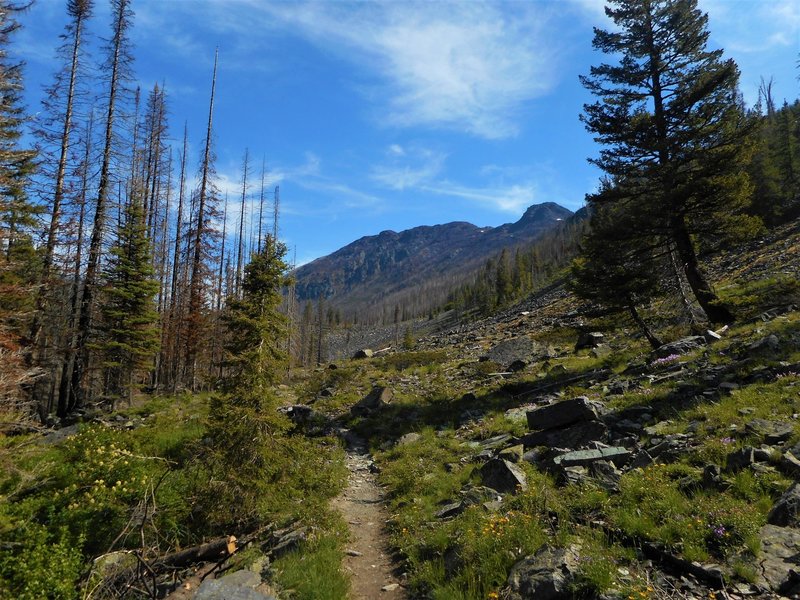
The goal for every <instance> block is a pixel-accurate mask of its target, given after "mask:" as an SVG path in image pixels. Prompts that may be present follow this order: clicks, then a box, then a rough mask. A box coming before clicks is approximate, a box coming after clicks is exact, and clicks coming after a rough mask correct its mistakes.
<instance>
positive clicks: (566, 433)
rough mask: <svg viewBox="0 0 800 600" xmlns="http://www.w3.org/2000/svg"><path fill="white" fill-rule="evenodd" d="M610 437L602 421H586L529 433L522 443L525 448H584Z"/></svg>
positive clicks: (523, 437)
mask: <svg viewBox="0 0 800 600" xmlns="http://www.w3.org/2000/svg"><path fill="white" fill-rule="evenodd" d="M607 436H608V428H607V427H606V426H605V425H604V424H603V423H601V422H600V421H584V422H582V423H574V424H573V425H569V426H567V427H561V428H558V429H547V430H545V431H535V432H533V433H528V434H526V435H524V436H522V438H520V442H521V443H522V444H523V445H524V446H525V448H536V447H537V446H547V447H549V448H553V447H558V448H570V449H576V448H582V447H584V446H586V445H587V444H589V443H590V442H601V441H604V440H605V439H606V437H607Z"/></svg>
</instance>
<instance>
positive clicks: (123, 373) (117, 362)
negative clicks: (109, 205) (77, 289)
mask: <svg viewBox="0 0 800 600" xmlns="http://www.w3.org/2000/svg"><path fill="white" fill-rule="evenodd" d="M146 227H147V224H146V223H145V220H144V212H143V210H142V207H141V205H140V204H139V202H137V201H136V200H135V199H133V200H131V201H130V202H129V203H128V206H127V207H126V209H125V220H124V222H123V223H122V225H121V227H120V229H119V233H118V238H117V241H116V243H115V244H114V245H113V246H112V247H111V251H110V259H109V262H108V265H107V267H106V269H105V271H106V273H105V275H106V285H105V287H104V289H103V295H104V298H105V301H104V303H103V306H102V309H101V312H102V316H103V320H102V326H101V330H102V333H103V335H102V342H101V343H100V344H99V345H98V346H99V350H100V353H101V356H102V365H103V368H104V371H105V382H106V386H105V388H106V396H107V398H108V399H109V400H110V402H111V404H112V406H113V405H114V404H116V402H117V401H118V400H120V399H123V398H125V399H127V400H128V402H129V404H130V400H131V396H132V394H133V389H134V386H135V380H136V376H137V374H141V373H142V372H146V371H147V370H148V368H149V367H150V365H151V363H152V359H153V356H155V354H156V353H157V352H158V349H159V345H160V330H159V327H158V324H159V323H158V322H159V318H158V313H157V312H156V310H155V304H154V298H155V296H156V294H157V293H158V287H159V284H158V281H157V280H156V279H155V277H154V270H153V265H152V261H151V257H150V241H149V239H148V238H147V235H146V233H145V230H146Z"/></svg>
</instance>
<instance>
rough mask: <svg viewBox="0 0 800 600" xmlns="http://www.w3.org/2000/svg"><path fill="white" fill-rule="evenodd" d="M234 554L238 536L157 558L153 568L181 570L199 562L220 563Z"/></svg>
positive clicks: (230, 536) (212, 541)
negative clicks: (175, 568)
mask: <svg viewBox="0 0 800 600" xmlns="http://www.w3.org/2000/svg"><path fill="white" fill-rule="evenodd" d="M234 552H236V536H233V535H229V536H227V537H223V538H219V539H216V540H211V541H210V542H206V543H205V544H200V545H199V546H192V547H191V548H186V549H185V550H179V551H177V552H172V553H170V554H167V555H165V556H162V557H161V558H157V559H156V560H155V561H153V563H152V566H153V567H159V566H160V567H177V568H181V567H186V566H188V565H192V564H194V563H199V562H206V561H215V562H218V561H221V560H223V559H225V558H228V557H229V556H231V555H232V554H233V553H234Z"/></svg>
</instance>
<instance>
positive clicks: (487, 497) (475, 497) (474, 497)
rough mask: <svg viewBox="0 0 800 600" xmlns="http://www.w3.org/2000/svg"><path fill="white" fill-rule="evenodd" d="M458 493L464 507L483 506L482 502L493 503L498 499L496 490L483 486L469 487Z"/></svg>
mask: <svg viewBox="0 0 800 600" xmlns="http://www.w3.org/2000/svg"><path fill="white" fill-rule="evenodd" d="M459 493H460V494H461V497H462V502H463V503H464V506H473V505H475V504H483V503H484V502H495V501H497V500H498V499H499V498H500V496H499V495H498V494H497V490H494V489H492V488H489V487H486V486H484V485H474V486H469V487H467V488H465V489H463V490H461V492H459Z"/></svg>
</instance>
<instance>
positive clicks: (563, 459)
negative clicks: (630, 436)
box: [553, 447, 631, 467]
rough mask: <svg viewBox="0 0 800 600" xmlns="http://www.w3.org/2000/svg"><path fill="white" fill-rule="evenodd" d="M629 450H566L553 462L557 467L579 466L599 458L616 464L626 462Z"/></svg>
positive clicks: (629, 453)
mask: <svg viewBox="0 0 800 600" xmlns="http://www.w3.org/2000/svg"><path fill="white" fill-rule="evenodd" d="M630 456H631V451H630V450H628V449H627V448H621V447H616V448H601V449H599V450H574V451H573V452H567V453H566V454H562V455H560V456H556V457H555V458H554V459H553V464H554V465H555V466H557V467H581V466H588V465H591V464H592V463H593V462H597V461H599V460H602V461H611V462H613V463H614V464H615V465H616V466H620V465H623V464H625V463H626V462H628V460H629V459H630Z"/></svg>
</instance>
